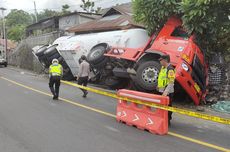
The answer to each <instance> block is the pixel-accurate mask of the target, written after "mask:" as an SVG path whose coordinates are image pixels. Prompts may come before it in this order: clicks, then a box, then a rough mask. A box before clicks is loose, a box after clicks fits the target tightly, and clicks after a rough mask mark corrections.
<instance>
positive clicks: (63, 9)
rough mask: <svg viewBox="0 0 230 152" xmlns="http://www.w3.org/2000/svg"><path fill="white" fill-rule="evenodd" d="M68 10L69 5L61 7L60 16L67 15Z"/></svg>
mask: <svg viewBox="0 0 230 152" xmlns="http://www.w3.org/2000/svg"><path fill="white" fill-rule="evenodd" d="M68 9H69V5H68V4H65V5H62V14H68V13H70V11H68Z"/></svg>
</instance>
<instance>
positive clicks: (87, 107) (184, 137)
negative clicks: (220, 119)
mask: <svg viewBox="0 0 230 152" xmlns="http://www.w3.org/2000/svg"><path fill="white" fill-rule="evenodd" d="M0 78H1V79H4V80H6V81H8V82H11V83H13V84H16V85H18V86H21V87H23V88H26V89H29V90H32V91H34V92H37V93H40V94H43V95H47V96H50V97H52V95H51V94H49V93H45V92H43V91H40V90H37V89H34V88H32V87H29V86H26V85H23V84H21V83H18V82H16V81H13V80H10V79H7V78H5V77H0ZM60 99H61V100H62V101H64V102H67V103H70V104H72V105H75V106H78V107H82V108H85V109H88V110H91V111H94V112H97V113H100V114H103V115H106V116H110V117H113V118H116V115H114V114H111V113H108V112H105V111H102V110H99V109H96V108H92V107H89V106H86V105H83V104H80V103H76V102H74V101H71V100H68V99H64V98H60ZM168 134H169V135H171V136H174V137H177V138H180V139H183V140H186V141H190V142H193V143H196V144H199V145H203V146H206V147H209V148H213V149H216V150H219V151H223V152H230V149H227V148H223V147H220V146H217V145H214V144H210V143H207V142H203V141H201V140H197V139H194V138H190V137H186V136H183V135H180V134H177V133H173V132H170V131H169V132H168Z"/></svg>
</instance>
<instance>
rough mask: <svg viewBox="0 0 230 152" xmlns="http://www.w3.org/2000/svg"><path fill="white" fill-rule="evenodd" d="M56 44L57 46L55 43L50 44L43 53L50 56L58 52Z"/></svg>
mask: <svg viewBox="0 0 230 152" xmlns="http://www.w3.org/2000/svg"><path fill="white" fill-rule="evenodd" d="M57 46H58V45H57V44H55V45H52V46H50V47H48V48H47V50H46V51H45V52H44V54H45V55H46V56H47V57H50V56H52V55H54V54H56V53H58V51H57V49H56V47H57ZM58 54H59V53H58Z"/></svg>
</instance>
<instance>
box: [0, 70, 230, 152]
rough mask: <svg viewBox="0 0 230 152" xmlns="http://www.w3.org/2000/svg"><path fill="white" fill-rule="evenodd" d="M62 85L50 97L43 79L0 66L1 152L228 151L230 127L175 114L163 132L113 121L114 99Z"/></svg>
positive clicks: (46, 83) (229, 148) (229, 147)
mask: <svg viewBox="0 0 230 152" xmlns="http://www.w3.org/2000/svg"><path fill="white" fill-rule="evenodd" d="M81 96H82V93H81V91H80V90H79V89H77V88H74V87H73V86H68V85H64V84H63V85H62V86H61V89H60V97H61V100H59V101H53V100H52V98H51V94H50V92H49V88H48V80H47V79H46V78H44V77H41V76H37V75H35V74H33V73H29V72H26V71H23V70H21V69H12V68H0V151H1V152H76V151H77V152H215V151H230V126H229V125H222V124H218V123H214V122H209V121H204V120H200V119H196V118H191V117H186V116H182V115H178V114H174V117H173V121H172V126H171V127H170V128H169V133H168V135H165V136H159V135H154V134H151V133H149V132H146V131H141V130H139V129H137V128H134V127H130V126H126V125H125V124H122V123H118V122H116V120H115V118H114V115H115V111H116V100H115V99H112V98H109V97H105V96H101V95H97V94H94V93H89V94H88V97H87V98H86V99H84V98H82V97H81Z"/></svg>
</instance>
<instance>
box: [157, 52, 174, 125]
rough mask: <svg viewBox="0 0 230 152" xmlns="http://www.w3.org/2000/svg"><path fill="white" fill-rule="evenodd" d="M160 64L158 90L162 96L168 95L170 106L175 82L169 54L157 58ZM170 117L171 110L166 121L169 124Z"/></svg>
mask: <svg viewBox="0 0 230 152" xmlns="http://www.w3.org/2000/svg"><path fill="white" fill-rule="evenodd" d="M159 61H160V63H161V65H162V67H161V70H160V73H159V76H158V85H157V87H158V91H159V92H160V93H161V94H162V95H163V96H169V105H168V106H172V102H173V96H174V82H175V70H174V67H173V66H172V65H171V64H170V56H169V55H162V56H161V57H160V58H159ZM171 119H172V112H171V111H169V112H168V122H169V125H170V120H171Z"/></svg>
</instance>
